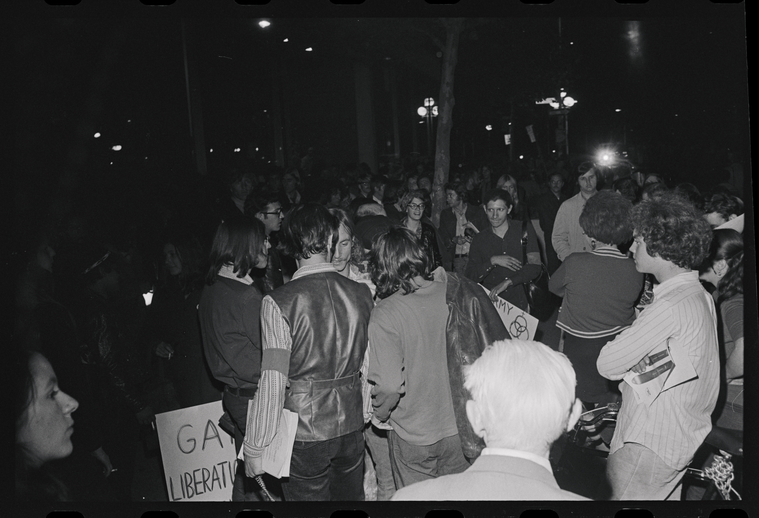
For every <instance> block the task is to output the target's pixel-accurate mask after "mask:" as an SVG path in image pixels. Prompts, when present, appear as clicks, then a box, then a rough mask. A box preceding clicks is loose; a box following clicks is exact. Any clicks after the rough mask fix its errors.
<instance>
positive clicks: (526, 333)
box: [480, 285, 538, 340]
mask: <svg viewBox="0 0 759 518" xmlns="http://www.w3.org/2000/svg"><path fill="white" fill-rule="evenodd" d="M480 286H481V287H482V289H483V290H485V291H487V292H488V294H489V293H490V290H489V289H487V288H486V287H485V286H482V285H480ZM493 305H494V306H495V309H496V310H497V311H498V316H500V317H501V321H502V322H503V325H504V326H506V330H507V331H508V332H509V335H511V338H515V339H518V340H534V339H535V332H536V331H537V330H538V319H537V318H535V317H534V316H532V315H530V314H529V313H527V312H526V311H522V310H521V309H519V308H518V307H516V306H515V305H513V304H512V303H510V302H507V301H505V300H504V299H502V298H501V297H498V299H497V300H496V301H495V302H493Z"/></svg>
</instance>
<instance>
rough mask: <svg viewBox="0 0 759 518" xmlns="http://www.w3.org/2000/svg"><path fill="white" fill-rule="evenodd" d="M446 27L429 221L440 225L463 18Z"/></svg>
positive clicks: (453, 19)
mask: <svg viewBox="0 0 759 518" xmlns="http://www.w3.org/2000/svg"><path fill="white" fill-rule="evenodd" d="M443 23H444V24H445V50H444V51H443V73H442V77H441V79H440V95H439V99H440V101H439V102H440V104H439V106H440V113H439V114H438V123H437V133H436V138H435V178H434V180H433V182H432V222H433V223H434V224H435V226H439V225H440V213H441V212H442V210H443V207H444V205H445V191H444V190H443V186H444V185H445V184H446V183H447V182H448V171H449V169H450V166H451V128H452V127H453V118H452V115H453V105H454V104H455V100H454V98H453V74H454V72H455V71H456V61H457V60H458V47H459V36H460V35H461V30H462V29H463V27H464V18H451V19H446V20H444V21H443Z"/></svg>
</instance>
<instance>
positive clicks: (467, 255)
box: [453, 254, 469, 259]
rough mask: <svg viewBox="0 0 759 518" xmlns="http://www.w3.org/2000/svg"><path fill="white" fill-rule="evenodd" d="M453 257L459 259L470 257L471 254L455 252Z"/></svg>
mask: <svg viewBox="0 0 759 518" xmlns="http://www.w3.org/2000/svg"><path fill="white" fill-rule="evenodd" d="M453 257H454V258H456V259H458V258H459V257H469V254H455V255H454V256H453Z"/></svg>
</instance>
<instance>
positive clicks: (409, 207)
mask: <svg viewBox="0 0 759 518" xmlns="http://www.w3.org/2000/svg"><path fill="white" fill-rule="evenodd" d="M428 204H429V194H427V193H426V192H425V191H421V190H419V189H417V190H415V191H409V193H408V202H406V207H405V208H406V217H404V218H403V220H402V221H401V223H402V225H403V226H404V227H406V228H407V229H409V230H410V231H411V232H412V233H413V234H414V235H415V236H416V241H417V243H418V244H419V246H421V247H422V250H424V253H425V254H426V255H427V258H428V259H429V264H430V270H435V269H436V268H437V267H439V266H443V257H442V255H441V254H440V249H439V248H438V242H439V238H438V233H437V230H436V229H435V227H434V226H433V225H432V224H431V223H427V222H424V221H422V218H423V217H424V210H425V208H426V207H427V206H428Z"/></svg>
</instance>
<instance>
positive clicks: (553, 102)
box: [535, 88, 578, 157]
mask: <svg viewBox="0 0 759 518" xmlns="http://www.w3.org/2000/svg"><path fill="white" fill-rule="evenodd" d="M577 102H578V101H577V99H575V98H573V97H570V96H569V95H567V92H565V91H564V89H563V88H562V89H561V91H560V92H559V98H558V99H556V98H555V97H548V98H546V99H543V100H542V101H536V103H535V104H548V105H549V106H550V107H551V108H553V109H552V110H551V111H550V112H548V114H549V115H556V116H558V117H559V120H558V127H557V129H556V143H557V144H561V142H562V140H563V141H564V153H565V155H566V156H567V157H569V109H570V108H571V107H572V106H574V105H575V104H577ZM562 126H563V128H562Z"/></svg>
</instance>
